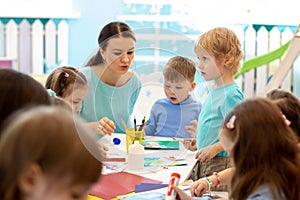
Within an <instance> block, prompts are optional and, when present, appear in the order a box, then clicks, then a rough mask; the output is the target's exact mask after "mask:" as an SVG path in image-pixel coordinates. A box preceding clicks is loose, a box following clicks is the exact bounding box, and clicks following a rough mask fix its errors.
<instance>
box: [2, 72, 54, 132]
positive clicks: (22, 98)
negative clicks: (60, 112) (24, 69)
mask: <svg viewBox="0 0 300 200" xmlns="http://www.w3.org/2000/svg"><path fill="white" fill-rule="evenodd" d="M0 91H1V94H0V129H1V127H2V123H3V122H4V121H5V119H6V118H7V117H8V116H9V115H10V114H12V113H13V112H15V111H17V110H19V109H23V108H25V107H31V106H37V105H51V100H50V97H49V95H48V93H47V92H46V90H45V88H44V87H43V86H42V85H41V84H40V83H39V82H37V81H36V80H35V79H33V78H32V77H31V76H29V75H27V74H24V73H21V72H18V71H15V70H12V69H0Z"/></svg>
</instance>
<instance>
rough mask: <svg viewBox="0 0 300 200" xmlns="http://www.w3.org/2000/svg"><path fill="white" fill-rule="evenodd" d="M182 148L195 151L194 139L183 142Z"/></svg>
mask: <svg viewBox="0 0 300 200" xmlns="http://www.w3.org/2000/svg"><path fill="white" fill-rule="evenodd" d="M183 146H184V147H185V148H186V149H188V150H190V151H196V150H197V146H196V139H195V138H193V139H185V140H183Z"/></svg>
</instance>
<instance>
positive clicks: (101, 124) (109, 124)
mask: <svg viewBox="0 0 300 200" xmlns="http://www.w3.org/2000/svg"><path fill="white" fill-rule="evenodd" d="M115 129H116V125H115V123H114V122H113V121H111V120H110V119H108V118H107V117H103V118H102V119H100V120H99V121H98V123H97V128H96V130H97V132H98V133H101V134H103V135H111V134H112V133H113V132H114V131H115Z"/></svg>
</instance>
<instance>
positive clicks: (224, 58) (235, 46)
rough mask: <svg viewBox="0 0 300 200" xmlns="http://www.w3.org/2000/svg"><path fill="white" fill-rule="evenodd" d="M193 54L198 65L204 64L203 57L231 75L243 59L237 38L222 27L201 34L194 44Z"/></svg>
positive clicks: (235, 71) (236, 70)
mask: <svg viewBox="0 0 300 200" xmlns="http://www.w3.org/2000/svg"><path fill="white" fill-rule="evenodd" d="M194 52H195V53H196V55H197V57H198V58H199V60H200V65H201V64H205V62H206V60H203V57H204V58H206V59H212V60H213V62H214V64H215V65H221V67H223V68H224V69H226V70H227V71H229V72H230V73H231V75H234V74H236V73H237V72H238V70H239V67H240V61H241V59H242V57H243V53H242V50H241V44H240V41H239V39H238V37H237V36H236V34H235V33H234V32H233V31H231V30H229V29H228V28H224V27H218V28H214V29H211V30H209V31H207V32H205V33H203V34H201V35H200V36H199V38H198V39H197V41H196V43H195V46H194ZM199 67H200V66H199ZM220 70H221V69H220Z"/></svg>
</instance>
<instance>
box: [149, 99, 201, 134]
mask: <svg viewBox="0 0 300 200" xmlns="http://www.w3.org/2000/svg"><path fill="white" fill-rule="evenodd" d="M200 110H201V103H200V101H197V100H196V99H195V98H194V97H193V96H192V95H189V96H188V98H187V99H186V100H185V101H183V102H181V103H180V104H173V103H172V102H171V101H170V99H168V98H163V99H159V100H157V101H156V102H155V103H154V104H153V106H152V109H151V113H150V120H149V121H150V123H149V124H148V125H147V126H146V127H145V129H144V130H145V133H146V134H147V135H154V136H161V137H177V138H191V135H190V133H188V132H187V131H186V130H185V126H190V125H191V121H192V120H197V119H198V117H199V114H200Z"/></svg>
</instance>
